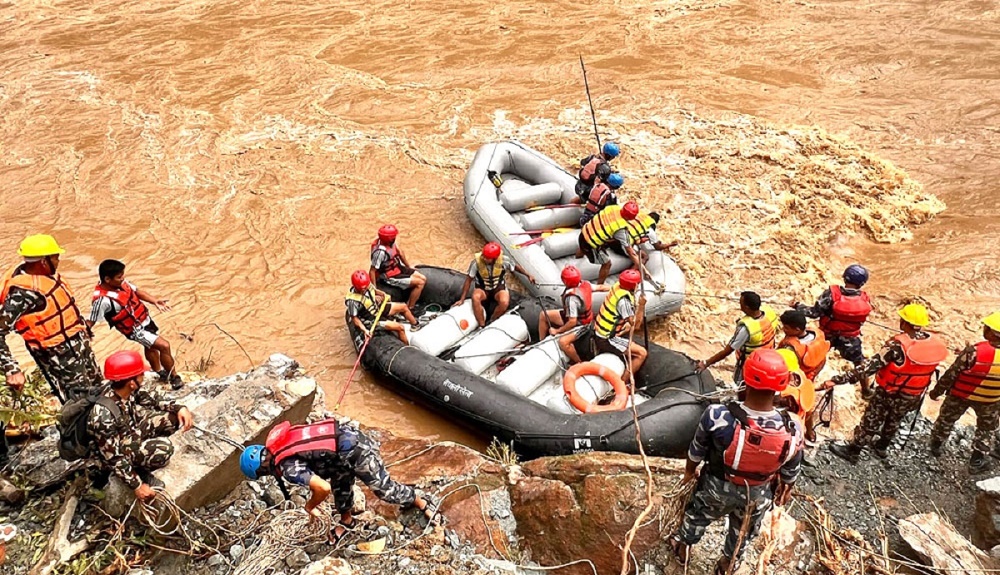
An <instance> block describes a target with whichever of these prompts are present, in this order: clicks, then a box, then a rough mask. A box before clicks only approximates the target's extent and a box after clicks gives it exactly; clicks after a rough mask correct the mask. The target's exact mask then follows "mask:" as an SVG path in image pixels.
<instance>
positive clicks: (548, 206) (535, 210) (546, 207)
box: [524, 204, 583, 212]
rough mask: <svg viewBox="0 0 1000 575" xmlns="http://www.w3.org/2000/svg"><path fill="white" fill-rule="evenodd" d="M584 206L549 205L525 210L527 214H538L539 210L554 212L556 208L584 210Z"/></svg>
mask: <svg viewBox="0 0 1000 575" xmlns="http://www.w3.org/2000/svg"><path fill="white" fill-rule="evenodd" d="M582 207H583V205H582V204H548V205H544V206H532V207H530V208H525V210H524V211H526V212H537V211H538V210H554V209H556V208H582Z"/></svg>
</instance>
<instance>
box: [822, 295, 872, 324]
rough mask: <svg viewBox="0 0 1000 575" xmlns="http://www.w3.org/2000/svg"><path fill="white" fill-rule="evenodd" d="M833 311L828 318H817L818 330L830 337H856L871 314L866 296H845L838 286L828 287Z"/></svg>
mask: <svg viewBox="0 0 1000 575" xmlns="http://www.w3.org/2000/svg"><path fill="white" fill-rule="evenodd" d="M830 296H831V297H832V298H833V311H832V312H831V314H830V316H829V317H826V316H824V317H821V318H819V328H820V329H821V330H823V332H824V333H825V334H826V335H828V336H830V337H838V336H839V337H857V336H859V335H861V326H862V325H863V324H864V323H865V320H867V319H868V314H870V313H871V312H872V304H871V301H870V300H869V299H868V294H867V293H865V292H861V293H859V294H858V295H845V294H844V292H843V290H842V289H841V287H840V286H830Z"/></svg>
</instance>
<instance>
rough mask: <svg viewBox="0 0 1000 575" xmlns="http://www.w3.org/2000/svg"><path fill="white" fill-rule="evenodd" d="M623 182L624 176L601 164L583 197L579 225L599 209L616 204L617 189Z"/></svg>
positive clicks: (594, 214)
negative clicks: (592, 183) (591, 185)
mask: <svg viewBox="0 0 1000 575" xmlns="http://www.w3.org/2000/svg"><path fill="white" fill-rule="evenodd" d="M624 183H625V178H624V177H622V175H621V174H619V173H618V172H612V171H611V166H609V165H607V164H601V165H600V166H598V168H597V175H596V176H594V186H593V187H591V188H590V191H589V192H587V195H586V196H584V197H583V213H581V214H580V227H581V228H582V227H583V226H584V225H586V223H587V222H589V221H590V220H592V219H594V216H596V215H597V214H598V213H600V211H601V210H603V209H604V208H606V207H608V206H614V205H617V204H618V193H617V192H618V189H619V188H621V187H622V185H623V184H624Z"/></svg>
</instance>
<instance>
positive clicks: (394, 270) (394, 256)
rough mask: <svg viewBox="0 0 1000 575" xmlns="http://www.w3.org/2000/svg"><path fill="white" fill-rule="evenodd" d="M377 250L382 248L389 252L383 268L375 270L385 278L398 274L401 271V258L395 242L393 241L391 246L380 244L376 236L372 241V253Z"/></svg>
mask: <svg viewBox="0 0 1000 575" xmlns="http://www.w3.org/2000/svg"><path fill="white" fill-rule="evenodd" d="M378 250H382V251H384V252H385V253H387V254H389V261H388V262H387V263H386V264H385V269H382V270H376V271H378V272H379V273H381V274H382V275H384V276H385V277H387V278H394V277H396V276H398V275H399V274H401V273H403V266H402V260H401V259H400V258H399V249H398V248H396V242H393V243H392V245H391V246H386V245H382V243H381V242H379V240H378V238H375V241H373V242H372V254H373V255H374V254H375V252H377V251H378Z"/></svg>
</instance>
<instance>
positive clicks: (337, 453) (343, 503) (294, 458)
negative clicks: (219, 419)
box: [240, 420, 435, 542]
mask: <svg viewBox="0 0 1000 575" xmlns="http://www.w3.org/2000/svg"><path fill="white" fill-rule="evenodd" d="M240 470H241V471H242V472H243V474H244V475H246V476H247V477H249V478H250V479H253V480H256V479H259V478H261V477H263V476H266V475H272V476H274V477H276V478H284V479H285V480H286V481H289V482H291V483H294V484H295V485H302V486H304V487H308V488H309V491H310V492H311V496H310V498H309V500H308V501H306V505H305V510H306V512H308V513H309V514H311V515H313V516H315V517H321V514H322V510H321V509H320V508H319V505H320V504H321V503H323V502H324V501H326V500H327V498H328V497H330V495H331V493H332V494H333V501H334V506H335V508H336V511H337V513H339V514H340V523H339V525H336V526H335V527H334V529H333V531H332V532H331V533H330V535H331V540H333V542H338V541H339V540H340V539H341V538H342V537H343V536H344V535H345V534H346V533H347V532H348V530H349V529H351V528H353V527H354V526H355V521H354V517H353V515H352V514H351V508H352V507H354V492H353V489H352V488H353V486H354V480H355V479H360V480H361V482H362V483H364V484H365V485H367V486H368V488H369V489H371V490H372V492H373V493H374V494H375V495H376V496H377V497H378V498H379V499H381V500H382V501H385V502H386V503H390V504H393V505H401V506H404V507H411V506H413V507H416V508H417V509H419V510H421V511H423V512H424V516H425V517H427V520H428V521H432V520H434V515H435V509H434V505H433V504H431V502H430V501H428V498H426V497H424V496H422V495H421V494H420V493H419V492H418V491H417V490H416V489H414V488H413V487H411V486H409V485H403V484H402V483H398V482H396V481H393V480H392V478H391V477H389V472H388V471H387V470H386V468H385V464H384V463H383V462H382V455H381V453H379V449H378V444H377V443H375V442H374V441H373V440H372V439H371V438H369V437H368V436H367V435H366V434H364V433H363V432H362V431H361V430H359V429H358V428H356V427H355V426H353V425H350V424H339V423H337V422H336V421H333V420H327V421H320V422H317V423H314V424H311V425H291V424H290V423H289V422H287V421H285V422H282V423H279V424H278V425H276V426H275V427H274V428H273V429H272V430H271V432H270V433H268V434H267V440H266V441H265V442H264V445H251V446H249V447H247V448H246V449H245V450H244V451H243V454H242V455H241V456H240Z"/></svg>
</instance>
